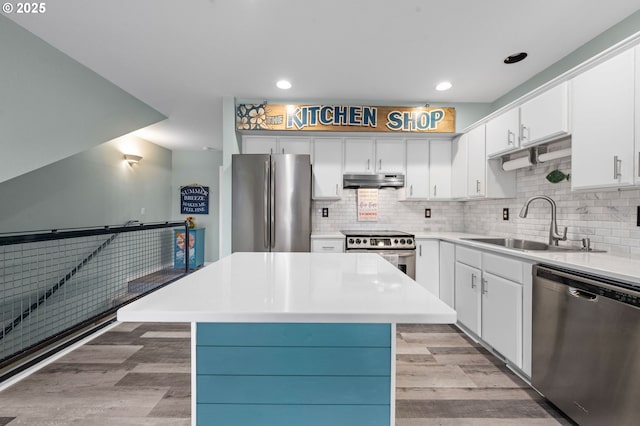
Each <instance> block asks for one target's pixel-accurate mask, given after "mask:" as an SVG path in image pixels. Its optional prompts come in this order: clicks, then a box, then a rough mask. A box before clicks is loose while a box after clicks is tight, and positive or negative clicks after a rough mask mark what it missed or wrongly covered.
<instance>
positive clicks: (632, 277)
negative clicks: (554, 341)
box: [414, 232, 640, 286]
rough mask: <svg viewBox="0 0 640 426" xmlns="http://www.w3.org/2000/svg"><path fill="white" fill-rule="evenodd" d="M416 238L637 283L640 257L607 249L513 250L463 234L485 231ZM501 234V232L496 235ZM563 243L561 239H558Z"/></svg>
mask: <svg viewBox="0 0 640 426" xmlns="http://www.w3.org/2000/svg"><path fill="white" fill-rule="evenodd" d="M414 235H415V237H416V239H418V238H424V239H438V240H443V241H450V242H453V243H456V244H462V245H466V246H469V247H474V248H478V249H482V250H487V251H493V252H496V253H501V254H506V255H509V256H513V257H518V258H521V259H525V260H528V261H531V262H534V263H545V264H547V265H555V266H558V267H561V268H566V269H573V270H576V271H580V272H585V273H587V274H594V275H600V276H604V277H608V278H611V279H615V280H621V281H625V282H627V283H630V284H632V285H636V286H640V260H639V259H633V258H629V257H622V256H616V255H613V254H610V253H588V252H544V251H534V250H529V251H522V250H514V249H509V248H505V247H500V246H494V245H492V244H485V243H478V242H474V241H468V240H464V239H463V238H478V237H482V238H487V236H486V235H476V234H465V233H463V232H434V233H426V232H425V233H420V232H418V233H414ZM496 238H504V236H500V237H496ZM561 244H562V243H561Z"/></svg>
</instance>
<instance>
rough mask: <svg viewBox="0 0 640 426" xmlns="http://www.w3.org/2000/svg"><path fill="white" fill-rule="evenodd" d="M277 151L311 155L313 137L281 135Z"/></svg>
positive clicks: (279, 152)
mask: <svg viewBox="0 0 640 426" xmlns="http://www.w3.org/2000/svg"><path fill="white" fill-rule="evenodd" d="M277 153H278V154H307V155H311V139H310V138H287V137H279V138H278V151H277Z"/></svg>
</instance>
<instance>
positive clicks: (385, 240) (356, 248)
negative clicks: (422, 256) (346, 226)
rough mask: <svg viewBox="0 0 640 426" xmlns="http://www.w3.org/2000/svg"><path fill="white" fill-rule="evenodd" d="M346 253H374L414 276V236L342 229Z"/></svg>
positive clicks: (391, 232) (392, 232)
mask: <svg viewBox="0 0 640 426" xmlns="http://www.w3.org/2000/svg"><path fill="white" fill-rule="evenodd" d="M342 233H343V234H344V235H345V251H346V252H347V253H357V252H360V253H363V252H368V253H376V254H379V255H380V256H382V257H383V258H384V259H386V260H387V261H389V262H391V263H392V264H394V265H395V266H396V267H397V268H398V269H400V270H401V271H402V272H404V273H405V274H407V275H408V276H409V277H411V278H412V279H415V278H416V240H415V236H414V235H412V234H408V233H406V232H400V231H342Z"/></svg>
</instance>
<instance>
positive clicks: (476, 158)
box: [466, 124, 487, 197]
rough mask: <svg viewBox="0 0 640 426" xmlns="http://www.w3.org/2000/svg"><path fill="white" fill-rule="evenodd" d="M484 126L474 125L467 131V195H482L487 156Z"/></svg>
mask: <svg viewBox="0 0 640 426" xmlns="http://www.w3.org/2000/svg"><path fill="white" fill-rule="evenodd" d="M484 132H485V126H484V124H483V125H482V126H479V127H476V128H475V129H473V130H470V131H469V133H467V135H466V136H467V163H468V169H467V191H468V192H467V195H468V196H469V197H484V195H485V191H484V189H485V184H486V180H485V170H486V167H487V157H486V156H485V133H484Z"/></svg>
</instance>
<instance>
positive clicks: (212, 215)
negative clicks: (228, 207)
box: [171, 150, 222, 262]
mask: <svg viewBox="0 0 640 426" xmlns="http://www.w3.org/2000/svg"><path fill="white" fill-rule="evenodd" d="M221 165H222V152H221V151H216V150H210V151H173V160H172V176H171V217H172V219H175V220H184V219H185V218H186V217H187V216H191V215H184V214H181V213H180V187H181V186H185V185H190V184H194V183H196V184H199V185H202V186H208V187H209V191H210V193H209V214H206V215H193V216H194V218H195V222H196V227H198V228H206V230H205V248H204V253H205V261H207V262H214V261H216V260H218V258H219V250H218V249H219V238H220V235H219V229H218V228H219V207H220V206H219V196H220V176H219V169H220V166H221Z"/></svg>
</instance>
